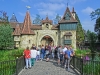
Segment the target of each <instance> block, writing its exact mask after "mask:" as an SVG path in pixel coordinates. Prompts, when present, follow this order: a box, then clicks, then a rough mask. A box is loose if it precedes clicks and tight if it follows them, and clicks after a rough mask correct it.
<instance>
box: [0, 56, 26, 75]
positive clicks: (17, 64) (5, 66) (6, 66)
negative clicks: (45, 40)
mask: <svg viewBox="0 0 100 75" xmlns="http://www.w3.org/2000/svg"><path fill="white" fill-rule="evenodd" d="M24 67H25V62H24V57H23V56H21V57H19V58H17V59H15V60H8V61H1V62H0V75H18V74H19V72H20V71H21V70H22V69H23V68H24Z"/></svg>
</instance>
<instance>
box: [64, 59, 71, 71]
mask: <svg viewBox="0 0 100 75" xmlns="http://www.w3.org/2000/svg"><path fill="white" fill-rule="evenodd" d="M69 64H70V58H69V59H65V67H66V66H67V67H68V68H67V69H68V71H69V70H70V67H69Z"/></svg>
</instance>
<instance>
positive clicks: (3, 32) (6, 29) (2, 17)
mask: <svg viewBox="0 0 100 75" xmlns="http://www.w3.org/2000/svg"><path fill="white" fill-rule="evenodd" d="M12 33H13V29H12V28H11V26H10V25H9V22H8V16H7V13H6V12H3V11H0V49H7V48H8V47H11V46H12V45H13V43H14V42H13V35H12Z"/></svg>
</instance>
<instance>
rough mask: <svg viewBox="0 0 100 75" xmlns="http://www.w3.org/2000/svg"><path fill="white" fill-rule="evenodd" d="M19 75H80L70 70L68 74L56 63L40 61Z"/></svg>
mask: <svg viewBox="0 0 100 75" xmlns="http://www.w3.org/2000/svg"><path fill="white" fill-rule="evenodd" d="M19 75H78V74H77V73H76V72H75V71H73V70H72V69H70V71H69V72H68V71H67V70H66V69H64V68H63V67H60V66H58V65H57V63H56V61H53V60H50V61H49V62H46V61H38V62H36V63H35V65H34V66H33V67H32V68H31V69H23V70H22V71H21V72H20V74H19Z"/></svg>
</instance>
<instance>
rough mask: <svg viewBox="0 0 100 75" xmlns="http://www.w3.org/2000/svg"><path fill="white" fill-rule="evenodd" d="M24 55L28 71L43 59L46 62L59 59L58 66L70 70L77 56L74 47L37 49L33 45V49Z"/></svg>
mask: <svg viewBox="0 0 100 75" xmlns="http://www.w3.org/2000/svg"><path fill="white" fill-rule="evenodd" d="M23 55H24V56H25V62H26V69H28V68H29V69H30V68H31V67H32V66H34V63H35V61H40V60H41V61H42V60H43V59H46V62H48V61H49V60H50V58H52V59H53V60H54V59H57V64H58V65H62V66H64V68H66V67H67V68H68V70H69V64H70V60H71V58H72V56H74V55H75V52H74V50H73V49H72V46H67V45H66V46H65V47H62V46H61V45H60V46H57V47H56V46H51V45H46V46H44V45H42V46H41V45H39V46H38V47H36V46H35V45H34V44H33V45H32V47H31V49H29V47H27V48H26V49H25V50H24V52H23Z"/></svg>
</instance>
